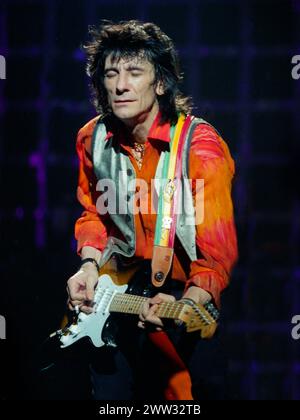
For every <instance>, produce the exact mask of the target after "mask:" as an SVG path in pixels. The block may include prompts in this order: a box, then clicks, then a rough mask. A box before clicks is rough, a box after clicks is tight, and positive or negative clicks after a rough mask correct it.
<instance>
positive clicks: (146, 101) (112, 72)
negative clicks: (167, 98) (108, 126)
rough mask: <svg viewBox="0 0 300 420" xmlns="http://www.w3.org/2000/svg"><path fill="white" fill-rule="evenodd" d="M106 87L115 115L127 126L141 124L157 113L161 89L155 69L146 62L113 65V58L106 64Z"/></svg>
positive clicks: (131, 61)
mask: <svg viewBox="0 0 300 420" xmlns="http://www.w3.org/2000/svg"><path fill="white" fill-rule="evenodd" d="M104 86H105V88H106V91H107V99H108V103H109V105H110V107H111V109H112V111H113V113H114V114H115V116H116V117H117V118H119V119H120V120H121V121H123V122H124V123H125V124H128V125H132V124H135V123H137V122H139V121H142V120H143V119H144V117H145V118H146V116H147V115H148V114H149V112H150V111H151V110H153V108H156V109H154V111H158V101H157V95H158V94H161V93H162V92H161V88H160V87H159V86H158V87H155V86H154V66H153V64H151V63H150V62H149V61H148V60H146V59H144V58H140V57H136V58H132V59H122V58H121V59H119V60H114V61H112V58H111V54H110V55H109V56H108V57H107V58H106V60H105V66H104Z"/></svg>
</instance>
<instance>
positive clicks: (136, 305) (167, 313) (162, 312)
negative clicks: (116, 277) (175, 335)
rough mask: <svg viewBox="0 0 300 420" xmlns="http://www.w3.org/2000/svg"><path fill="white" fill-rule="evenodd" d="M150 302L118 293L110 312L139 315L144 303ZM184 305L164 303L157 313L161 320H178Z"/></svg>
mask: <svg viewBox="0 0 300 420" xmlns="http://www.w3.org/2000/svg"><path fill="white" fill-rule="evenodd" d="M147 300H149V298H146V297H144V296H137V295H129V294H126V293H117V294H116V295H115V296H114V298H113V300H112V301H111V304H110V306H109V311H110V312H122V313H126V314H136V315H137V314H139V313H140V311H141V307H142V305H143V303H144V302H146V301H147ZM183 308H184V303H181V302H162V303H160V304H159V305H158V308H157V310H156V312H155V315H157V316H158V317H159V318H172V319H178V318H179V315H180V313H181V311H182V310H183Z"/></svg>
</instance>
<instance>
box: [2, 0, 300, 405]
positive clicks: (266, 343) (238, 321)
mask: <svg viewBox="0 0 300 420" xmlns="http://www.w3.org/2000/svg"><path fill="white" fill-rule="evenodd" d="M103 18H106V19H112V20H119V19H132V18H138V19H142V20H148V21H153V22H155V23H156V24H158V25H159V26H161V28H162V29H163V30H164V31H165V32H167V33H168V34H169V35H170V36H171V37H172V38H173V39H174V41H175V44H176V46H177V48H178V51H179V54H180V57H181V61H182V67H183V71H184V73H185V81H184V83H183V86H182V89H183V91H184V93H186V94H190V95H192V96H193V98H194V102H195V105H196V107H197V108H196V110H195V114H197V115H199V116H200V115H201V116H202V117H204V118H206V119H208V120H209V121H210V122H211V123H213V124H214V125H215V126H216V127H217V128H218V129H219V130H220V131H221V133H222V135H223V137H224V138H225V139H226V141H227V142H228V144H229V147H230V149H231V152H232V154H233V157H234V159H235V161H236V169H237V174H236V178H235V184H234V191H233V196H234V202H235V213H236V222H237V228H238V235H239V250H240V259H239V263H238V265H237V266H236V268H235V270H234V273H233V278H232V283H231V287H230V288H229V289H228V291H227V292H226V293H225V295H224V304H223V307H224V312H225V315H226V317H227V319H228V323H227V337H228V349H229V374H230V375H229V382H230V395H231V398H244V399H299V398H300V341H295V340H293V339H292V338H291V328H292V324H291V318H292V316H293V315H295V314H297V313H298V314H300V261H299V230H300V220H299V213H300V201H299V185H298V182H299V181H298V179H299V176H298V168H299V134H300V112H299V111H300V94H299V93H300V79H299V80H298V81H296V80H293V79H292V77H291V69H292V64H291V58H292V56H294V55H296V54H300V34H299V32H300V1H299V0H298V1H296V0H295V1H291V0H281V1H279V0H272V1H267V0H259V1H254V0H241V1H238V0H228V1H227V0H201V1H175V0H171V1H167V0H159V1H154V0H153V1H141V0H140V1H137V0H136V1H133V0H132V1H130V0H127V1H116V0H109V1H108V0H107V1H88V0H86V1H83V0H81V1H79V0H77V1H76V0H72V1H71V0H66V1H58V0H57V1H54V0H53V1H51V0H47V1H33V0H32V1H24V0H23V1H14V0H10V1H3V0H2V2H1V5H0V54H1V55H4V56H5V58H6V63H7V78H6V80H0V112H1V115H0V135H1V148H0V160H1V212H0V218H1V219H0V221H1V240H0V247H1V249H0V260H1V262H0V274H1V289H0V304H1V306H0V315H3V316H5V318H6V322H7V339H6V340H0V349H1V351H2V353H1V360H0V369H1V371H0V377H1V390H0V398H1V399H17V400H18V399H39V398H43V399H59V398H62V399H65V398H74V399H80V398H82V399H85V398H88V395H89V388H88V382H87V379H86V363H85V362H86V353H85V348H84V347H83V348H81V347H80V346H79V349H78V351H76V352H75V351H72V350H69V351H68V352H66V353H65V354H66V356H63V357H62V359H63V360H62V361H60V363H58V365H56V366H54V368H53V367H51V368H49V369H48V370H46V371H43V372H42V373H39V370H40V367H41V366H44V365H43V364H41V360H42V361H43V362H44V357H45V356H44V350H42V351H41V343H42V341H43V340H44V338H45V337H46V336H47V334H48V333H49V332H52V331H54V330H55V329H57V328H58V326H59V322H60V319H61V316H62V314H63V311H64V305H65V299H66V295H65V284H66V280H67V278H68V277H69V276H70V275H71V274H73V273H74V272H75V270H76V269H77V267H78V264H79V258H78V257H77V256H76V243H75V241H74V238H73V226H74V222H75V220H76V218H77V217H78V216H79V214H80V207H79V205H78V204H77V202H76V195H75V193H76V182H77V158H76V155H75V138H76V132H77V131H78V129H79V128H80V127H81V126H82V125H83V124H84V123H85V122H86V121H87V120H89V119H90V118H91V117H93V116H94V115H95V112H94V110H93V107H92V105H91V104H90V102H89V90H88V80H87V78H86V76H85V72H84V66H85V61H84V56H83V54H82V52H81V51H80V44H81V42H82V41H85V40H87V28H88V25H91V24H97V23H99V21H100V19H103ZM42 349H43V347H42ZM200 363H201V362H200ZM45 366H47V364H45ZM57 366H58V367H57Z"/></svg>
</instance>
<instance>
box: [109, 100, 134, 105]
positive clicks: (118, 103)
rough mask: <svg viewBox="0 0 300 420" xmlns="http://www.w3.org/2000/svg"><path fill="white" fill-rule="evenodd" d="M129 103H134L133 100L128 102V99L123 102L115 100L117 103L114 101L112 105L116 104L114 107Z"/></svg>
mask: <svg viewBox="0 0 300 420" xmlns="http://www.w3.org/2000/svg"><path fill="white" fill-rule="evenodd" d="M131 102H135V101H134V100H130V99H124V100H120V99H119V100H117V101H114V103H115V104H116V105H122V104H129V103H131Z"/></svg>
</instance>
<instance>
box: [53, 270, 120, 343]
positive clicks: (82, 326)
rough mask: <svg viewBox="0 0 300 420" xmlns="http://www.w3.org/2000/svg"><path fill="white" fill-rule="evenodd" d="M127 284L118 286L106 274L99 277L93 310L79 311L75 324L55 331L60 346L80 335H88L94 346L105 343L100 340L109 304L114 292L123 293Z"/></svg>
mask: <svg viewBox="0 0 300 420" xmlns="http://www.w3.org/2000/svg"><path fill="white" fill-rule="evenodd" d="M127 287H128V286H127V284H125V285H123V286H118V285H116V284H114V283H113V281H112V279H111V277H110V276H109V275H108V274H103V275H102V276H100V277H99V280H98V285H97V287H96V290H95V297H94V302H95V304H94V307H93V309H94V312H92V313H91V314H85V313H83V312H80V313H79V315H78V318H77V322H76V324H71V325H70V326H68V327H67V328H66V329H64V330H62V331H61V330H60V331H58V332H57V333H58V334H59V335H60V342H61V347H68V346H70V345H71V344H73V343H74V342H75V341H77V340H79V339H80V338H82V337H86V336H87V337H89V338H90V339H91V340H92V343H93V344H94V345H95V346H96V347H102V346H104V345H105V343H104V341H103V340H102V337H101V335H102V330H103V327H104V325H105V323H106V321H107V318H108V317H109V315H110V312H109V305H110V303H111V301H112V299H113V297H114V296H115V294H116V293H124V292H125V291H126V289H127Z"/></svg>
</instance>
